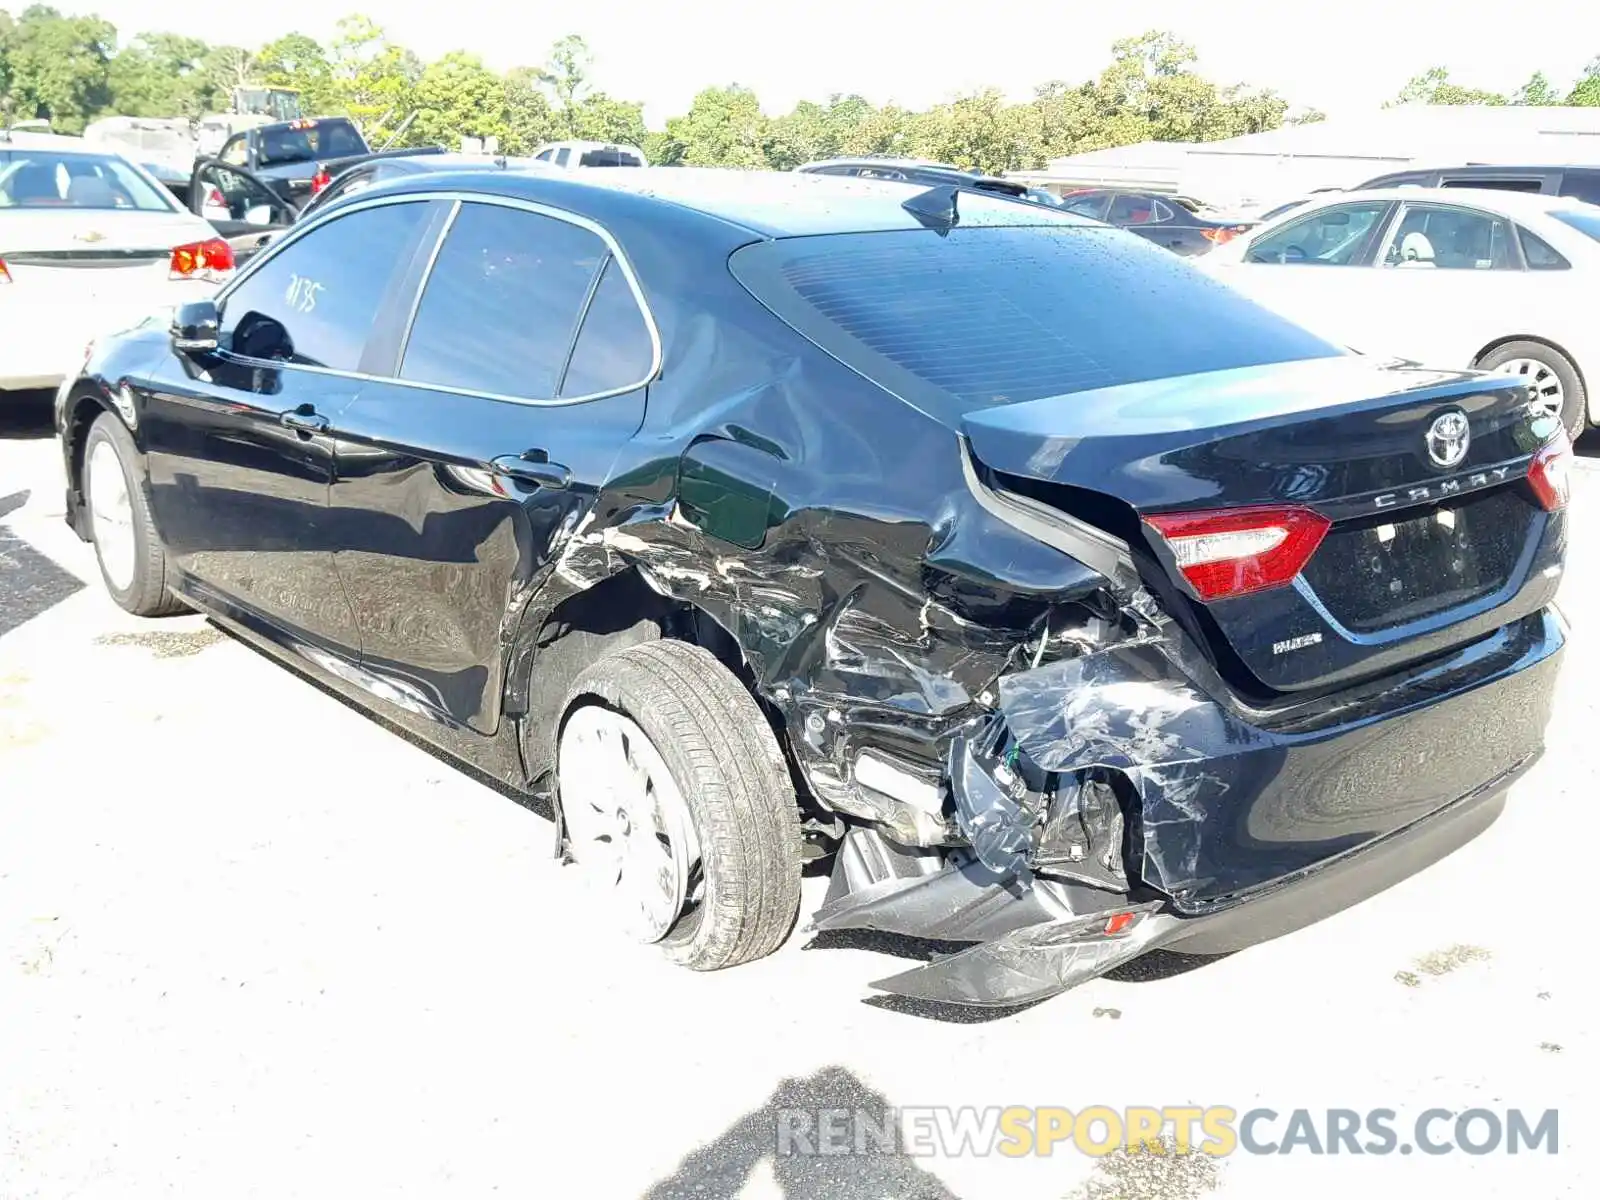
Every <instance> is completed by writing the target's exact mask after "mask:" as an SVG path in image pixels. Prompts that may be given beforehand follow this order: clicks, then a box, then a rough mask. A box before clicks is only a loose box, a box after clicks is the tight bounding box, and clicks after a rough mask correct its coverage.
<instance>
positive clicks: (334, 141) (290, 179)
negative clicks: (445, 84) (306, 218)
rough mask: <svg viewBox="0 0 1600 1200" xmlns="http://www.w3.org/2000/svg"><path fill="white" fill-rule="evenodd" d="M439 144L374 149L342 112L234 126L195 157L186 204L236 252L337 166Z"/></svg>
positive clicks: (435, 150)
mask: <svg viewBox="0 0 1600 1200" xmlns="http://www.w3.org/2000/svg"><path fill="white" fill-rule="evenodd" d="M443 153H444V148H443V147H441V146H432V147H424V148H418V147H410V148H405V149H399V150H380V151H375V150H373V149H372V147H371V146H369V145H368V144H367V140H366V138H364V137H362V136H361V131H360V130H359V129H357V128H356V125H355V122H353V121H351V120H350V119H349V118H348V117H304V118H301V119H300V120H296V121H279V122H277V123H275V124H272V125H260V126H257V127H256V128H254V129H248V130H245V131H244V132H243V133H236V134H234V135H233V136H232V137H231V138H229V139H228V140H227V141H226V142H224V143H223V144H222V148H221V150H219V151H218V153H217V156H216V157H215V158H201V159H197V160H196V161H195V164H194V173H193V174H192V175H191V176H190V180H189V187H188V202H189V208H190V209H191V210H193V211H194V212H196V213H198V214H199V215H200V216H202V217H205V218H206V219H207V220H208V221H210V222H211V224H212V225H213V226H214V227H215V228H216V230H217V232H218V233H220V234H221V235H222V236H223V237H225V238H227V239H228V241H229V242H231V243H232V244H233V248H234V256H235V258H236V259H242V258H247V257H249V255H250V254H251V253H253V252H254V251H255V250H256V249H257V248H259V246H261V245H263V244H265V242H266V241H267V237H268V235H270V233H271V232H272V231H275V230H277V229H280V228H282V227H283V226H285V225H288V224H289V223H290V222H292V221H293V220H294V218H295V216H296V215H297V214H298V213H299V211H300V210H301V209H302V208H304V207H305V206H306V205H307V204H309V203H310V202H311V200H312V199H313V198H314V197H315V196H316V195H317V193H318V192H320V191H321V190H322V189H323V188H325V187H327V185H328V184H329V183H330V182H331V181H332V180H333V179H335V178H336V177H338V176H339V175H341V174H342V173H343V172H345V171H347V170H349V169H350V168H351V167H354V166H358V165H360V164H362V163H367V162H372V161H374V160H377V159H384V158H400V157H406V158H410V157H413V156H416V155H419V154H443Z"/></svg>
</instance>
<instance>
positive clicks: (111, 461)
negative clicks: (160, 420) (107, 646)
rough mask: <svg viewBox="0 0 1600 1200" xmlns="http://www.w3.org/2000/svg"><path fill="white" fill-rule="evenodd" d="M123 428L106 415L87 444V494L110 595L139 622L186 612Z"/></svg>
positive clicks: (136, 455)
mask: <svg viewBox="0 0 1600 1200" xmlns="http://www.w3.org/2000/svg"><path fill="white" fill-rule="evenodd" d="M138 461H139V452H138V450H137V448H136V447H135V446H134V444H133V438H132V437H130V436H129V435H128V431H127V429H126V428H125V427H124V426H123V424H122V422H121V421H119V420H117V418H116V417H114V416H112V415H111V414H110V413H102V414H101V415H100V416H99V417H97V418H96V419H95V422H94V424H93V425H92V426H91V427H90V428H89V436H88V437H87V438H86V439H85V440H84V444H83V494H84V499H85V501H86V503H87V504H88V508H89V530H90V537H91V540H92V541H93V542H94V555H95V560H96V561H97V562H98V563H99V566H100V578H101V579H103V580H104V581H105V585H106V591H108V592H110V593H111V598H112V599H113V600H115V601H116V602H117V603H118V604H119V605H121V606H122V607H123V608H124V609H126V610H127V611H128V612H131V613H132V614H133V615H134V616H136V617H164V616H170V615H172V614H173V613H179V612H182V611H184V605H183V603H182V602H181V601H180V600H178V599H177V598H176V597H175V596H173V595H172V593H171V591H169V590H168V586H167V552H166V548H165V547H164V546H162V544H161V535H160V534H158V533H157V532H156V526H155V521H154V520H153V519H152V518H151V516H150V502H149V500H148V499H147V498H146V497H145V489H144V487H143V480H142V479H141V478H140V475H139V471H138V467H137V463H138Z"/></svg>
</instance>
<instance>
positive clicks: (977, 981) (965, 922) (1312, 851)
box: [815, 610, 1565, 1006]
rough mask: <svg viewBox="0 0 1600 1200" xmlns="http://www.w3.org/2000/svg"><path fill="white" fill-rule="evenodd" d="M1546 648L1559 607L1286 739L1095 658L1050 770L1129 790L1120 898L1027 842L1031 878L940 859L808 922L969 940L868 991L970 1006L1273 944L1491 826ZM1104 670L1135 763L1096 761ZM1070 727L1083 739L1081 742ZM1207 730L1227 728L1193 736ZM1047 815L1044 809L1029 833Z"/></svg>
mask: <svg viewBox="0 0 1600 1200" xmlns="http://www.w3.org/2000/svg"><path fill="white" fill-rule="evenodd" d="M1564 643H1565V633H1564V627H1563V625H1562V622H1561V620H1560V618H1559V616H1558V615H1557V614H1556V613H1555V612H1554V611H1552V610H1547V611H1545V612H1542V613H1539V614H1536V616H1534V617H1532V618H1529V619H1527V620H1526V621H1523V622H1518V623H1516V624H1515V625H1513V626H1510V627H1508V628H1507V629H1505V630H1503V631H1501V633H1500V635H1498V636H1497V637H1496V638H1493V639H1488V640H1487V641H1486V642H1485V643H1481V644H1479V645H1477V646H1475V647H1471V648H1469V649H1467V650H1464V651H1462V652H1460V653H1459V654H1458V655H1456V656H1455V657H1454V658H1453V659H1451V660H1450V661H1447V662H1444V663H1438V664H1434V665H1433V666H1431V667H1430V668H1429V669H1427V670H1425V671H1423V672H1421V673H1420V674H1418V675H1416V676H1413V677H1412V678H1410V679H1409V680H1407V686H1406V689H1405V690H1404V691H1403V692H1402V694H1399V695H1395V694H1393V692H1392V690H1391V692H1388V693H1384V692H1380V693H1378V694H1376V695H1374V696H1372V697H1369V698H1368V699H1367V700H1366V701H1365V707H1363V706H1362V704H1361V703H1357V702H1355V701H1351V702H1350V711H1348V712H1342V713H1341V714H1340V715H1341V716H1343V718H1344V719H1342V720H1340V721H1339V722H1338V723H1337V724H1332V725H1328V724H1324V725H1323V726H1322V727H1319V728H1316V729H1303V728H1302V729H1300V730H1288V731H1286V730H1283V729H1278V730H1276V731H1269V730H1266V729H1261V728H1258V727H1253V726H1248V725H1245V724H1243V723H1242V722H1233V723H1224V724H1223V725H1222V726H1220V727H1219V726H1215V725H1214V724H1212V723H1211V722H1212V721H1213V720H1214V716H1207V715H1205V714H1198V715H1197V714H1196V712H1195V710H1194V709H1193V708H1192V707H1190V708H1184V707H1174V706H1173V705H1172V704H1170V703H1168V704H1167V706H1166V707H1164V708H1163V707H1161V706H1159V705H1156V704H1154V703H1153V702H1152V701H1153V698H1152V697H1151V696H1150V695H1149V694H1148V693H1147V692H1140V691H1138V690H1137V689H1135V690H1133V691H1131V692H1130V690H1129V689H1130V687H1131V681H1130V680H1129V679H1127V678H1122V677H1120V676H1119V675H1118V674H1117V673H1115V672H1111V671H1109V669H1108V670H1107V671H1105V672H1101V673H1099V674H1098V675H1097V676H1096V677H1095V678H1088V679H1086V678H1084V677H1083V676H1082V673H1079V675H1078V676H1077V677H1076V678H1077V680H1078V683H1079V686H1080V689H1088V691H1087V692H1084V691H1082V690H1080V691H1079V693H1077V695H1076V696H1074V697H1063V696H1059V695H1058V696H1057V697H1056V699H1055V704H1056V707H1057V708H1058V709H1061V708H1062V707H1063V706H1065V708H1066V709H1067V710H1069V715H1068V717H1067V718H1066V719H1065V722H1064V725H1063V726H1062V727H1063V728H1065V729H1078V730H1079V731H1080V732H1079V734H1078V736H1077V739H1076V741H1075V742H1074V743H1073V745H1076V746H1078V747H1079V748H1080V750H1079V751H1074V753H1075V754H1078V757H1076V758H1071V757H1063V756H1062V755H1061V754H1057V755H1056V757H1055V759H1053V760H1052V761H1055V762H1057V765H1055V766H1052V767H1050V768H1049V769H1051V770H1062V771H1073V770H1076V769H1078V768H1080V767H1086V766H1091V765H1092V766H1094V767H1096V768H1101V767H1105V766H1112V767H1114V768H1115V769H1117V770H1119V771H1122V772H1123V773H1124V774H1125V775H1126V776H1127V777H1128V778H1129V779H1131V780H1132V781H1133V782H1134V783H1135V785H1136V787H1137V794H1138V797H1139V800H1140V802H1141V803H1142V806H1143V807H1142V811H1130V812H1128V813H1127V814H1125V815H1126V817H1127V825H1128V832H1127V835H1126V837H1125V838H1123V847H1124V848H1125V854H1126V857H1127V860H1128V863H1129V866H1130V867H1135V866H1136V867H1137V868H1138V869H1137V870H1130V871H1129V882H1130V885H1131V886H1130V888H1129V890H1128V891H1126V892H1119V891H1112V890H1108V889H1107V888H1106V887H1104V886H1087V885H1086V883H1085V882H1084V880H1086V879H1087V878H1088V877H1087V875H1085V874H1084V873H1083V872H1079V881H1077V882H1074V881H1071V880H1066V879H1062V878H1060V877H1059V875H1060V872H1059V871H1057V870H1055V869H1054V868H1050V867H1045V866H1041V865H1039V859H1038V853H1037V850H1035V853H1034V858H1033V865H1034V867H1035V868H1036V869H1038V870H1040V871H1041V872H1045V873H1041V874H1039V875H1036V876H1034V877H1033V878H1032V879H1031V881H1030V879H1029V877H1028V869H1027V868H1023V869H1021V870H1019V871H1017V872H1015V873H1007V872H1000V871H995V870H994V869H993V868H992V867H984V866H983V865H982V864H979V863H972V862H967V863H965V864H963V863H960V862H956V861H952V862H951V863H949V864H947V865H945V866H944V867H942V868H941V869H939V870H937V871H934V872H932V873H929V874H924V875H922V876H920V877H918V878H914V879H909V880H907V879H892V880H885V881H880V882H876V883H873V884H871V885H870V886H867V887H863V888H858V889H855V890H851V891H848V892H847V893H846V894H843V895H841V896H839V897H838V898H837V899H834V900H832V901H831V902H830V903H829V904H828V905H826V906H825V907H824V908H823V909H822V910H821V912H819V913H818V914H817V918H816V920H815V927H816V928H818V929H846V928H872V929H878V930H883V931H886V932H893V933H900V934H905V935H910V936H921V937H930V938H940V939H948V940H955V941H970V942H977V943H979V944H977V945H975V946H973V947H971V948H970V949H967V950H963V951H961V952H959V953H957V954H953V955H950V956H948V957H946V958H941V959H938V960H936V961H935V962H932V963H930V964H928V965H926V966H923V967H919V968H917V969H915V970H912V971H908V972H905V973H904V974H901V975H897V976H894V977H892V978H889V979H885V980H881V981H879V982H877V983H875V984H874V985H873V986H874V987H877V988H880V989H881V990H884V991H888V992H892V993H896V994H899V995H904V996H911V997H916V998H919V999H926V1000H935V1001H942V1002H946V1003H956V1004H969V1005H978V1006H1009V1005H1016V1004H1024V1003H1029V1002H1032V1001H1035V1000H1040V999H1043V998H1045V997H1047V996H1050V995H1053V994H1055V993H1057V992H1060V991H1063V990H1065V989H1067V988H1070V987H1073V986H1075V985H1076V984H1079V983H1082V982H1084V981H1086V980H1088V979H1092V978H1094V977H1096V976H1098V975H1102V974H1104V973H1105V972H1106V971H1107V970H1110V969H1112V968H1113V967H1116V966H1117V965H1119V964H1121V963H1124V962H1127V961H1129V960H1131V959H1133V958H1136V957H1138V956H1139V955H1141V954H1144V953H1146V952H1148V951H1150V950H1153V949H1157V948H1171V949H1174V950H1181V951H1183V952H1185V953H1192V954H1217V953H1225V952H1228V951H1232V950H1237V949H1241V948H1243V947H1245V946H1249V945H1253V944H1256V943H1259V942H1263V941H1267V940H1270V939H1272V938H1275V937H1279V936H1281V935H1283V934H1285V933H1289V932H1292V931H1293V930H1295V929H1299V928H1301V927H1303V926H1305V925H1308V924H1311V923H1313V922H1315V921H1317V920H1320V919H1321V918H1323V917H1325V916H1329V915H1331V914H1333V913H1335V912H1338V911H1340V910H1341V909H1344V908H1347V907H1350V906H1351V905H1353V904H1356V903H1359V902H1360V901H1362V900H1364V899H1366V898H1368V897H1369V896H1373V895H1376V894H1377V893H1379V892H1381V891H1383V890H1385V889H1386V888H1388V887H1390V886H1392V885H1393V884H1395V883H1397V882H1399V881H1400V880H1402V879H1405V878H1408V877H1409V876H1411V875H1414V874H1416V873H1417V872H1419V871H1421V870H1423V869H1424V868H1426V867H1428V866H1430V865H1431V864H1432V863H1434V862H1436V861H1438V860H1439V859H1441V858H1443V857H1445V856H1446V855H1448V854H1449V853H1451V852H1452V851H1454V850H1455V849H1457V848H1458V847H1459V846H1461V845H1464V844H1465V843H1466V842H1468V841H1470V840H1472V838H1474V837H1476V836H1477V835H1478V834H1479V833H1481V832H1482V831H1483V830H1484V829H1486V828H1487V827H1488V826H1489V825H1490V824H1491V823H1492V822H1493V821H1494V819H1495V818H1496V817H1497V816H1498V815H1499V813H1500V811H1501V810H1502V808H1503V806H1504V802H1505V796H1506V792H1507V790H1508V789H1509V788H1510V787H1511V786H1512V785H1513V784H1514V783H1515V782H1516V781H1517V780H1518V779H1519V778H1521V776H1522V775H1523V774H1524V773H1526V772H1527V770H1528V769H1529V768H1530V767H1531V766H1532V765H1533V764H1534V763H1535V762H1536V761H1537V760H1538V758H1539V756H1540V754H1541V753H1542V750H1543V733H1544V728H1545V725H1546V723H1547V720H1548V717H1549V712H1550V703H1551V697H1552V694H1553V691H1554V687H1555V682H1556V676H1557V673H1558V671H1559V667H1560V660H1561V655H1562V650H1563V646H1564ZM1099 657H1101V655H1089V656H1086V658H1085V659H1079V660H1076V661H1078V662H1080V663H1081V662H1085V661H1087V660H1091V659H1095V658H1099ZM1029 674H1032V673H1029ZM1113 679H1116V680H1117V682H1116V684H1115V687H1116V689H1117V691H1116V694H1118V695H1121V696H1123V697H1124V698H1127V699H1131V700H1133V701H1134V702H1136V703H1137V704H1139V705H1141V706H1142V707H1141V708H1140V714H1139V715H1140V719H1141V720H1142V722H1143V724H1142V725H1141V730H1142V732H1141V734H1140V739H1139V741H1138V748H1139V749H1140V750H1142V751H1143V752H1144V759H1143V761H1137V760H1134V759H1132V757H1131V756H1130V755H1127V754H1124V755H1123V757H1122V758H1121V759H1120V760H1117V761H1112V760H1114V759H1116V756H1115V755H1113V754H1111V753H1110V752H1109V746H1110V742H1111V741H1112V740H1115V738H1114V734H1115V731H1116V729H1117V728H1119V723H1118V719H1117V718H1118V714H1116V713H1112V714H1111V716H1110V718H1109V719H1108V717H1107V713H1106V706H1107V705H1108V704H1110V703H1111V701H1110V700H1109V699H1108V698H1107V695H1106V694H1105V693H1104V689H1105V688H1106V687H1108V686H1111V685H1112V680H1113ZM1464 679H1470V682H1464V681H1463V680H1464ZM1452 680H1454V686H1451V683H1452ZM1141 682H1142V683H1143V684H1144V685H1145V686H1146V687H1147V688H1154V687H1157V686H1158V684H1160V683H1161V682H1162V681H1159V680H1155V679H1152V678H1150V677H1149V676H1148V675H1146V676H1145V677H1144V678H1143V680H1142V681H1141ZM1096 688H1099V689H1101V694H1100V695H1099V697H1098V699H1096V693H1095V689H1096ZM1036 699H1039V700H1040V701H1041V703H1042V699H1043V698H1042V697H1036ZM1166 699H1167V700H1168V701H1170V699H1171V698H1170V697H1167V698H1166ZM1380 706H1381V708H1380ZM1030 711H1033V712H1034V713H1036V714H1037V713H1038V712H1042V711H1043V710H1042V708H1035V709H1031V710H1030V709H1028V708H1027V707H1025V706H1024V707H1021V708H1018V707H1015V706H1013V708H1012V711H1011V713H1010V714H1008V715H1011V716H1014V717H1016V718H1017V720H1016V724H1017V726H1019V727H1021V728H1022V729H1023V732H1024V734H1031V735H1033V737H1034V740H1033V745H1032V746H1031V748H1029V749H1028V753H1030V754H1032V755H1039V756H1047V757H1048V756H1049V755H1050V754H1051V752H1052V750H1055V751H1063V750H1064V749H1065V748H1066V747H1065V745H1064V743H1061V742H1060V741H1059V740H1057V741H1050V740H1040V736H1041V734H1042V731H1043V726H1042V725H1039V724H1038V723H1037V722H1035V723H1034V724H1033V725H1032V726H1030V725H1029V724H1028V721H1029V718H1028V715H1027V714H1028V712H1030ZM1180 718H1181V719H1180ZM1324 720H1326V717H1324ZM1086 725H1090V726H1094V727H1095V729H1096V734H1095V739H1089V738H1086V737H1085V736H1084V735H1083V734H1082V732H1081V731H1082V729H1083V727H1084V726H1086ZM1219 729H1220V730H1221V731H1225V732H1226V733H1227V734H1228V736H1227V737H1226V738H1223V739H1221V740H1220V741H1219V740H1208V736H1209V735H1214V734H1216V733H1218V732H1219ZM1096 739H1097V740H1098V743H1099V744H1096V745H1089V744H1087V743H1088V742H1090V741H1092V740H1096ZM1022 741H1023V745H1024V746H1027V744H1028V743H1027V739H1026V737H1024V738H1023V739H1022ZM1132 748H1133V743H1131V742H1130V743H1129V744H1128V745H1125V746H1123V749H1124V750H1129V749H1132ZM1268 767H1270V770H1269V769H1266V768H1268ZM1058 799H1059V793H1058ZM960 803H961V802H960V800H959V798H958V807H959V806H960ZM993 812H994V810H993V809H991V810H990V814H991V815H993ZM1055 819H1056V816H1055V812H1054V810H1052V811H1051V813H1050V814H1049V815H1048V816H1047V817H1046V818H1045V819H1044V821H1043V826H1044V827H1045V828H1048V827H1049V826H1050V825H1051V823H1052V822H1053V821H1054V820H1055ZM1041 840H1042V839H1041V838H1040V837H1038V836H1036V837H1035V838H1034V841H1033V845H1034V846H1035V847H1038V846H1039V845H1040V843H1041ZM1090 848H1091V853H1090V858H1091V859H1093V858H1094V857H1096V856H1097V855H1099V854H1100V853H1101V852H1102V851H1103V850H1104V847H1103V846H1100V847H1096V846H1094V845H1093V842H1092V837H1091V842H1090ZM841 857H843V855H841ZM1141 859H1142V861H1141ZM1086 865H1087V864H1086ZM837 875H838V872H837V871H836V877H837ZM835 890H836V891H838V890H841V889H839V888H836V889H835ZM1121 914H1126V915H1121ZM1113 917H1115V918H1117V920H1116V921H1114V922H1112V923H1111V924H1110V925H1108V921H1111V918H1113Z"/></svg>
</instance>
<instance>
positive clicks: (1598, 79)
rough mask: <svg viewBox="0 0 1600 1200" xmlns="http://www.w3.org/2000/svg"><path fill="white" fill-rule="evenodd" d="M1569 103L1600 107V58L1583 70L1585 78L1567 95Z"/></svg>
mask: <svg viewBox="0 0 1600 1200" xmlns="http://www.w3.org/2000/svg"><path fill="white" fill-rule="evenodd" d="M1567 103H1568V104H1579V105H1584V106H1589V107H1600V58H1597V59H1595V60H1594V61H1593V62H1592V63H1590V64H1589V66H1588V67H1587V68H1586V69H1585V70H1584V72H1583V78H1582V79H1580V80H1578V82H1577V83H1576V84H1575V85H1574V86H1573V88H1572V91H1571V92H1570V93H1568V95H1567Z"/></svg>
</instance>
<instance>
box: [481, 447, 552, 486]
mask: <svg viewBox="0 0 1600 1200" xmlns="http://www.w3.org/2000/svg"><path fill="white" fill-rule="evenodd" d="M489 465H490V466H491V467H492V468H494V472H495V474H497V475H505V476H507V477H509V478H511V479H516V480H520V481H521V482H523V483H531V484H533V485H534V486H535V487H542V488H550V489H551V490H553V491H559V490H561V489H562V488H564V487H566V486H567V485H568V484H569V483H571V482H572V472H571V471H569V470H567V468H566V467H564V466H562V465H561V464H560V463H553V462H551V461H549V457H548V456H547V455H546V454H545V452H544V451H543V450H526V451H524V452H523V453H521V454H502V455H501V456H500V457H499V458H497V459H495V460H494V461H493V462H491V463H490V464H489Z"/></svg>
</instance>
